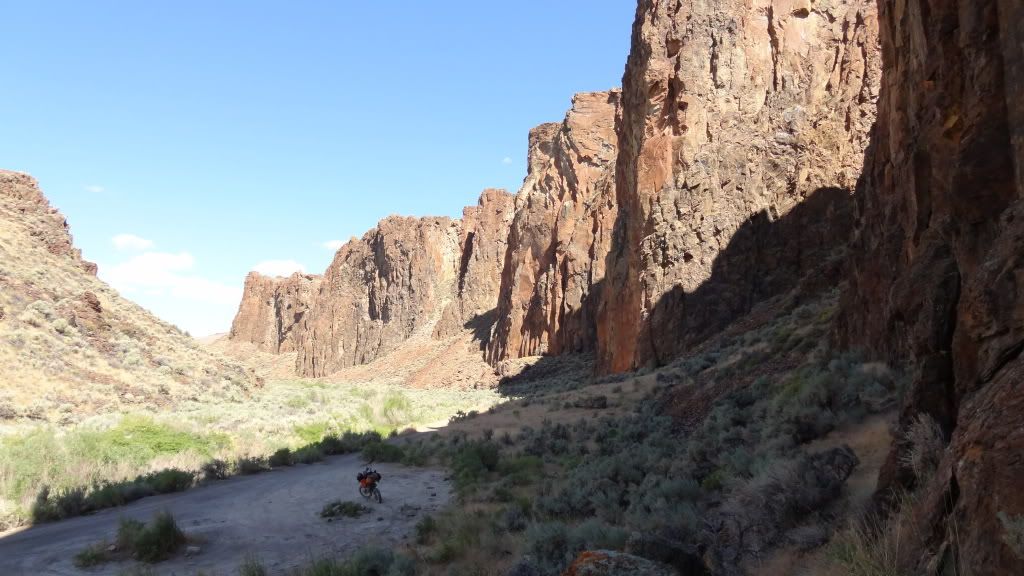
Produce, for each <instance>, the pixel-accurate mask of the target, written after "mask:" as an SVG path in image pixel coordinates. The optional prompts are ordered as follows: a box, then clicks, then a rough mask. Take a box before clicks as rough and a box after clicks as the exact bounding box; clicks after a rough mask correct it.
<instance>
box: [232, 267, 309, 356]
mask: <svg viewBox="0 0 1024 576" xmlns="http://www.w3.org/2000/svg"><path fill="white" fill-rule="evenodd" d="M319 289H320V277H319V276H313V275H307V274H299V273H297V272H296V273H295V274H292V275H291V276H289V277H287V278H273V277H268V276H263V275H261V274H259V273H257V272H250V273H249V275H248V276H246V277H245V289H244V290H243V292H242V302H241V303H240V304H239V306H238V313H237V314H236V315H235V319H234V321H233V322H232V323H231V332H230V333H229V337H230V338H231V339H233V340H241V341H245V342H252V343H253V344H255V345H256V346H257V348H259V349H260V350H263V351H265V352H270V353H273V354H279V353H281V352H294V351H295V349H296V346H295V342H296V339H297V338H296V335H297V332H298V330H297V328H298V327H299V326H300V325H301V323H302V319H303V317H304V316H305V315H306V312H307V311H308V310H309V307H310V304H311V303H312V301H313V296H314V295H315V294H316V293H317V292H318V291H319Z"/></svg>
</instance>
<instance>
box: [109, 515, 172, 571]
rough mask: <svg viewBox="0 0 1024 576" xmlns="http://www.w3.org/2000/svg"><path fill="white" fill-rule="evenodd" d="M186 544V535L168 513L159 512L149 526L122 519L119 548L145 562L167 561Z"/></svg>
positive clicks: (118, 531)
mask: <svg viewBox="0 0 1024 576" xmlns="http://www.w3.org/2000/svg"><path fill="white" fill-rule="evenodd" d="M184 543H185V534H184V533H183V532H182V531H181V530H180V529H179V528H178V525H177V523H176V522H175V521H174V517H173V516H171V514H170V513H169V512H167V511H163V512H158V513H157V514H156V516H154V517H153V521H152V522H151V523H149V524H148V525H146V524H143V523H142V522H139V521H138V520H131V519H122V520H121V525H120V527H119V528H118V530H117V545H118V548H119V549H121V550H123V551H124V552H125V553H127V554H129V555H130V556H131V557H133V558H137V559H139V560H141V561H143V562H150V563H152V562H160V561H161V560H166V559H167V558H169V557H170V556H171V554H173V553H174V552H175V551H177V550H178V548H180V547H181V546H182V545H183V544H184Z"/></svg>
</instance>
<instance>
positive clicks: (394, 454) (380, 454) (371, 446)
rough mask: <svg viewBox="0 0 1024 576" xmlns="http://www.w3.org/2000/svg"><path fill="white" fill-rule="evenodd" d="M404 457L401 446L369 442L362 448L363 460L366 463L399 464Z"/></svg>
mask: <svg viewBox="0 0 1024 576" xmlns="http://www.w3.org/2000/svg"><path fill="white" fill-rule="evenodd" d="M404 456H405V451H404V450H402V447H401V446H396V445H394V444H388V443H387V442H371V443H368V444H366V445H365V446H363V460H365V461H366V462H400V461H401V460H402V458H403V457H404Z"/></svg>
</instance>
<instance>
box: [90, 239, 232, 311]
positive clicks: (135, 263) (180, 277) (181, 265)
mask: <svg viewBox="0 0 1024 576" xmlns="http://www.w3.org/2000/svg"><path fill="white" fill-rule="evenodd" d="M193 266H195V258H193V257H192V255H191V254H189V253H188V252H179V253H177V254H172V253H169V252H144V253H142V254H139V255H137V256H133V257H131V258H130V259H128V260H126V261H125V262H121V263H120V264H116V265H114V266H112V267H110V269H109V270H107V271H106V272H105V273H104V272H102V271H103V268H102V267H101V268H100V270H101V276H103V277H104V278H103V279H104V280H106V281H107V282H108V283H110V285H111V286H113V287H114V288H116V289H118V290H119V291H121V292H124V293H126V294H130V293H133V292H143V293H145V294H147V295H150V296H156V295H161V296H169V297H171V298H175V299H185V300H194V301H197V302H210V303H217V304H224V305H229V304H230V305H232V306H237V305H238V301H239V299H240V298H241V296H242V292H241V289H240V288H239V287H237V286H228V285H226V284H221V283H219V282H215V281H212V280H208V279H206V278H203V277H201V276H197V275H195V274H194V273H191V270H192V268H193Z"/></svg>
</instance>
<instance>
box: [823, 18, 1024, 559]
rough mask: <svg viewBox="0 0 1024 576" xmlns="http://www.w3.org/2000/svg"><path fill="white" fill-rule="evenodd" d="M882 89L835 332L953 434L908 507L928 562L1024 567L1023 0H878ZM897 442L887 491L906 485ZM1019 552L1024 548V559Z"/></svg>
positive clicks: (913, 408)
mask: <svg viewBox="0 0 1024 576" xmlns="http://www.w3.org/2000/svg"><path fill="white" fill-rule="evenodd" d="M880 6H881V7H882V9H881V11H880V22H881V39H882V53H883V58H884V69H885V73H884V76H883V77H884V83H883V85H882V93H881V97H880V101H879V110H878V126H877V129H876V131H875V133H874V140H873V147H872V149H871V151H870V152H869V154H868V156H867V158H866V161H865V167H864V174H863V178H862V181H861V188H860V192H861V195H862V199H861V202H860V207H861V209H860V213H859V216H860V227H859V234H858V236H857V239H856V241H855V243H854V246H853V254H854V258H853V260H852V269H851V274H850V285H849V290H848V291H847V292H846V293H845V296H844V306H843V314H842V325H841V330H842V336H843V337H844V339H845V340H846V342H847V343H848V344H849V345H852V346H864V347H867V348H868V349H870V350H872V351H874V353H876V354H877V355H879V356H881V357H883V358H885V359H887V360H889V361H891V362H892V363H894V364H898V365H903V366H907V367H908V368H909V369H910V372H911V374H912V375H913V383H912V385H911V389H910V390H909V392H908V395H907V397H906V399H905V402H904V406H903V413H902V418H901V422H902V423H903V425H904V426H907V425H909V423H910V422H911V421H912V420H913V419H914V418H916V417H917V415H918V414H919V413H922V412H923V413H926V414H929V415H931V416H932V417H933V418H934V419H935V420H936V421H938V422H939V423H940V424H941V425H942V427H943V429H944V430H945V431H946V433H947V434H951V436H952V440H951V444H950V448H949V449H947V451H946V455H945V459H944V460H943V462H942V464H941V466H940V469H939V472H938V473H937V474H936V475H935V477H934V478H933V480H932V481H931V482H930V483H929V484H928V485H927V491H926V495H925V496H923V497H922V498H921V500H920V503H919V504H918V506H917V512H918V513H919V514H920V515H921V516H922V522H923V523H922V524H921V525H927V526H934V529H933V530H930V531H928V532H927V533H926V534H925V535H924V537H923V540H924V541H923V542H922V545H923V546H924V548H925V550H926V551H928V552H930V554H926V555H925V556H924V557H923V559H922V560H921V562H922V565H920V566H918V567H917V568H918V570H923V569H924V564H928V563H930V564H931V567H932V568H934V567H935V566H936V565H939V566H940V567H941V565H943V564H944V565H945V568H944V570H947V571H953V570H955V569H956V563H957V562H960V563H961V564H963V565H969V566H970V567H971V569H972V573H973V574H1019V573H1022V571H1024V558H1022V557H1021V556H1019V555H1018V554H1017V553H1014V551H1013V550H1012V549H1011V547H1010V545H1009V543H1010V542H1013V541H1014V538H1018V539H1019V538H1020V534H1019V532H1018V533H1017V535H1016V536H1014V534H1013V531H1012V528H1011V527H1012V524H1013V522H1014V521H1019V520H1020V519H1022V518H1024V493H1022V492H1021V490H1020V486H1021V479H1022V478H1024V460H1022V459H1021V453H1022V450H1024V390H1022V389H1021V386H1020V382H1021V381H1022V379H1024V359H1022V357H1021V351H1022V350H1024V201H1022V194H1024V165H1022V162H1024V45H1022V44H1021V43H1020V39H1019V31H1020V30H1021V28H1022V26H1024V5H1022V4H1021V3H1019V2H1011V1H998V0H978V1H972V2H934V1H932V2H923V1H920V0H908V1H907V2H899V3H896V4H889V3H885V2H880ZM909 449H910V446H908V445H906V444H905V443H900V444H898V445H897V446H896V449H895V450H894V451H893V453H892V454H891V455H890V460H889V464H888V466H887V469H886V470H884V471H883V474H882V477H881V478H880V485H881V486H882V487H897V486H901V485H904V486H905V485H908V484H912V483H914V482H915V481H919V480H920V479H914V478H913V477H912V475H911V473H910V471H909V470H907V469H905V468H904V467H903V466H901V465H900V461H901V455H902V454H904V453H905V452H906V451H907V450H909ZM1020 552H1021V551H1019V550H1018V553H1020Z"/></svg>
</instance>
